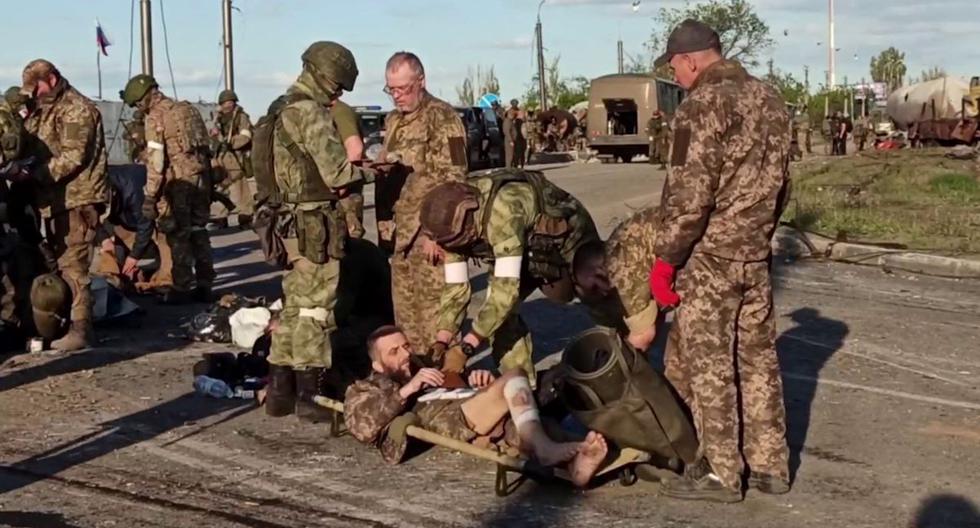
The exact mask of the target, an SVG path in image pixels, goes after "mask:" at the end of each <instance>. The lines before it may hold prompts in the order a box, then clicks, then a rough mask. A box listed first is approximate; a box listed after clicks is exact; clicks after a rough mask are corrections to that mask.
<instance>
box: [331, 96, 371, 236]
mask: <svg viewBox="0 0 980 528" xmlns="http://www.w3.org/2000/svg"><path fill="white" fill-rule="evenodd" d="M330 115H332V116H333V122H334V124H335V125H336V126H337V133H338V134H340V139H342V140H343V141H344V150H345V151H346V152H347V161H350V162H351V163H354V162H359V161H361V160H362V159H364V139H363V138H362V137H361V122H360V119H358V117H357V113H356V112H354V109H353V108H351V107H350V105H348V104H347V103H345V102H343V101H341V100H340V99H338V100H336V101H334V103H333V106H331V107H330ZM347 191H348V193H349V194H347V195H346V196H344V197H343V198H341V199H340V208H341V210H343V211H344V218H345V219H346V220H347V232H348V233H349V234H350V236H351V238H364V186H363V185H360V184H358V185H352V186H350V187H349V188H348V189H347Z"/></svg>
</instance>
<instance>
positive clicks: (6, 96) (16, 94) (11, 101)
mask: <svg viewBox="0 0 980 528" xmlns="http://www.w3.org/2000/svg"><path fill="white" fill-rule="evenodd" d="M30 99H31V98H30V97H29V96H27V94H24V93H22V92H21V91H20V87H19V86H11V87H10V88H7V91H6V92H3V100H4V101H5V102H6V103H7V106H8V107H10V108H11V109H12V110H14V111H16V110H17V109H18V108H20V107H21V106H24V105H25V104H27V102H28V101H29V100H30Z"/></svg>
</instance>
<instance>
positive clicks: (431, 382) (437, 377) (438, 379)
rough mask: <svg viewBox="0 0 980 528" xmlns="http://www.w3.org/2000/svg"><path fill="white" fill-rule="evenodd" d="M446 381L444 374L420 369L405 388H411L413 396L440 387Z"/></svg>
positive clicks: (430, 369) (428, 369) (433, 370)
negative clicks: (423, 390) (427, 389)
mask: <svg viewBox="0 0 980 528" xmlns="http://www.w3.org/2000/svg"><path fill="white" fill-rule="evenodd" d="M445 379H446V377H445V376H444V375H443V374H442V372H439V371H438V370H436V369H434V368H424V369H419V371H418V372H416V373H415V375H414V376H412V379H411V380H410V381H409V382H408V383H407V384H405V387H407V388H409V390H410V391H411V394H415V393H417V392H419V391H421V390H422V389H424V388H426V387H438V386H440V385H442V382H443V381H445Z"/></svg>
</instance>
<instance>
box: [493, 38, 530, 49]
mask: <svg viewBox="0 0 980 528" xmlns="http://www.w3.org/2000/svg"><path fill="white" fill-rule="evenodd" d="M531 43H532V39H531V37H530V36H524V37H514V38H511V39H507V40H498V41H495V42H491V43H489V44H487V45H486V46H484V47H486V48H491V49H501V50H526V49H528V48H530V47H531Z"/></svg>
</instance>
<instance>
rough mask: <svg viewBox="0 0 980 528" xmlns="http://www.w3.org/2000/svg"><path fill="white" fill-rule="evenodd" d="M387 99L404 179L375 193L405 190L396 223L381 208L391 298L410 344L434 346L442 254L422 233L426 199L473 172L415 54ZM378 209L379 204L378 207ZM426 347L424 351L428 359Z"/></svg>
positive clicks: (389, 68) (404, 61) (390, 145)
mask: <svg viewBox="0 0 980 528" xmlns="http://www.w3.org/2000/svg"><path fill="white" fill-rule="evenodd" d="M385 92H386V93H388V95H390V96H391V99H392V101H393V102H394V104H395V110H394V111H393V112H391V113H390V114H388V118H387V119H386V120H385V129H386V133H385V147H384V148H385V152H387V158H388V160H392V159H394V160H399V161H400V162H401V165H400V166H398V167H397V170H398V171H401V172H396V173H393V174H390V175H389V176H388V177H387V178H385V180H383V181H382V182H381V184H379V185H377V186H375V189H376V192H377V194H376V196H378V195H382V193H383V191H385V190H386V189H385V188H384V187H385V185H384V184H387V183H388V182H393V181H400V180H401V178H405V177H406V176H407V179H405V180H403V181H404V182H405V184H404V186H402V187H401V189H399V190H397V192H396V193H392V194H397V196H398V198H397V199H396V200H395V202H394V207H393V208H392V209H393V213H394V214H393V218H391V217H390V216H387V215H386V216H387V217H386V218H382V216H381V213H382V208H381V207H378V208H377V209H376V212H377V214H378V238H379V240H380V241H382V242H384V241H392V239H393V246H394V255H393V256H392V258H391V278H392V295H393V300H394V304H395V322H396V323H397V324H398V325H399V326H400V327H402V329H404V330H405V335H407V336H408V339H409V342H411V343H419V344H422V343H431V342H432V341H433V340H434V339H435V336H436V330H437V328H436V323H437V318H436V317H435V316H434V313H435V310H436V307H437V306H439V292H440V291H442V288H443V285H444V282H443V276H442V272H441V270H440V269H439V267H438V266H436V264H438V262H439V259H440V253H441V250H440V249H439V247H438V245H437V244H436V243H435V242H434V241H432V240H431V239H429V238H428V237H427V236H426V235H425V234H424V233H420V231H419V208H420V207H421V204H422V198H424V197H425V194H426V193H427V192H428V191H429V190H431V189H432V188H433V187H435V186H436V185H439V184H440V183H445V182H452V181H457V182H458V181H463V179H464V178H465V177H466V171H467V145H466V129H465V128H463V122H462V121H461V120H460V118H459V115H458V114H457V113H456V110H455V109H454V108H453V107H452V106H450V105H449V104H447V103H446V102H444V101H441V100H439V99H437V98H436V97H434V96H432V94H430V93H429V92H428V91H427V90H426V88H425V68H424V67H423V66H422V61H421V60H419V58H418V56H416V55H415V54H414V53H409V52H406V51H401V52H398V53H395V54H394V55H392V56H391V58H389V59H388V63H387V64H386V66H385ZM375 203H376V204H377V203H378V202H377V201H376V202H375ZM423 349H424V347H422V346H419V347H418V350H419V351H420V352H424V350H423Z"/></svg>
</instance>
